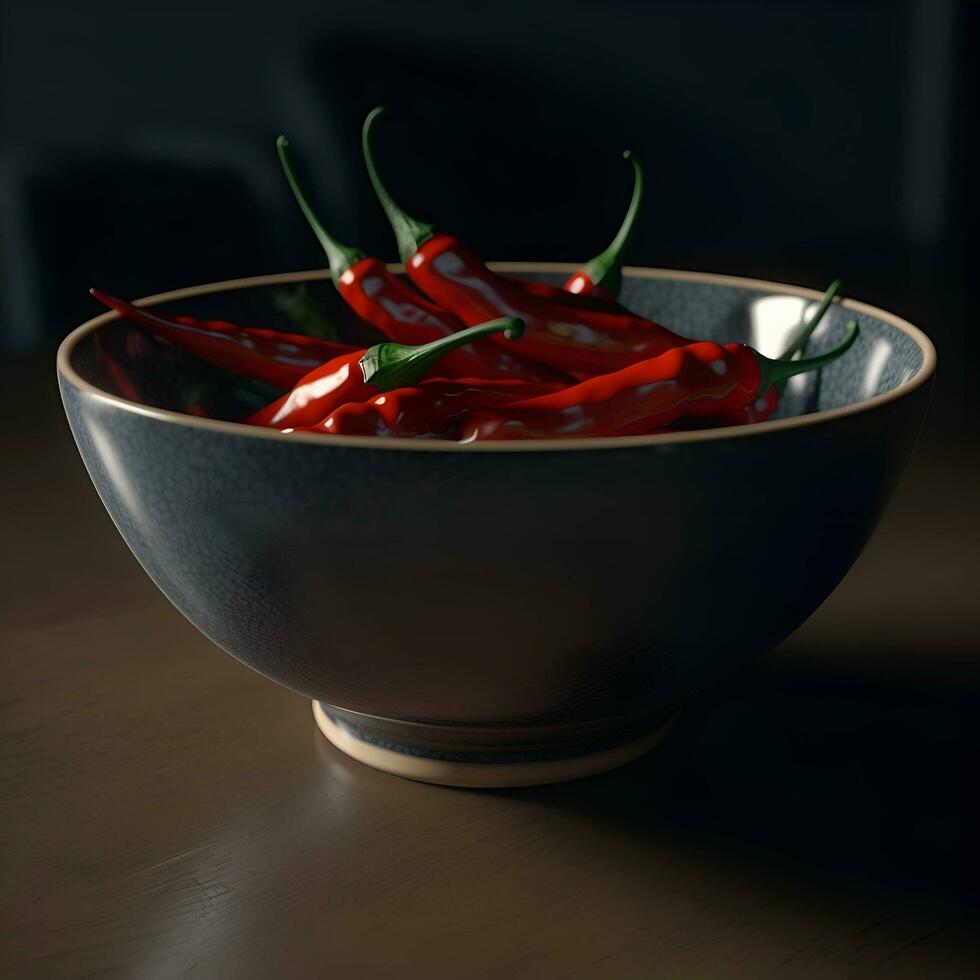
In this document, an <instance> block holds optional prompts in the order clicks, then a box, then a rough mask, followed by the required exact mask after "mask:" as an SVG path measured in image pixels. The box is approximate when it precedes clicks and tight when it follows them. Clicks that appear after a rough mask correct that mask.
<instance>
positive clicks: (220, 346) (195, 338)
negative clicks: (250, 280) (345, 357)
mask: <svg viewBox="0 0 980 980" xmlns="http://www.w3.org/2000/svg"><path fill="white" fill-rule="evenodd" d="M91 293H92V295H93V296H94V297H95V298H96V299H97V300H98V301H99V302H100V303H104V304H105V305H106V306H108V307H109V308H110V309H113V310H115V311H116V312H117V313H118V314H119V315H120V316H123V317H125V318H126V319H127V320H129V321H130V322H132V323H135V324H136V325H137V326H140V327H143V328H145V329H146V330H148V331H150V333H153V334H156V336H158V337H163V338H164V339H166V340H168V341H170V342H171V343H172V344H174V345H175V346H176V347H179V348H180V349H181V350H184V351H186V352H187V353H188V354H192V355H193V356H194V357H196V358H198V359H199V360H202V361H204V362H205V363H207V364H213V365H214V366H215V367H219V368H223V369H224V370H226V371H231V372H232V373H233V374H237V375H239V376H241V377H246V378H254V379H255V380H257V381H265V382H267V383H268V384H271V385H275V387H277V388H291V387H292V386H293V385H294V384H296V382H297V381H299V380H300V378H302V377H303V376H304V375H306V374H308V373H309V372H310V371H312V370H313V369H314V368H316V367H318V366H319V365H321V364H323V363H324V362H325V361H329V360H332V359H333V358H335V357H337V356H338V355H341V354H345V353H349V352H351V351H353V350H354V349H355V348H353V347H351V346H350V344H338V343H332V342H331V341H327V340H318V339H317V338H315V337H307V336H305V335H304V334H296V333H281V332H280V331H278V330H267V329H264V328H260V327H239V326H237V325H236V324H234V323H228V322H226V321H224V320H198V319H195V318H192V317H185V316H181V317H168V316H164V315H162V314H160V313H155V312H151V311H150V310H146V309H143V308H141V307H139V306H134V305H133V304H132V303H127V302H126V301H125V300H122V299H118V298H117V297H115V296H110V295H109V294H108V293H104V292H102V291H101V290H98V289H93V290H91Z"/></svg>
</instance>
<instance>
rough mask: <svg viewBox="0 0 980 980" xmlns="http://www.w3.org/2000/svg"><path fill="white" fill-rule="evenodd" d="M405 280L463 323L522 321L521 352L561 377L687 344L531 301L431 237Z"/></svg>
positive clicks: (468, 254)
mask: <svg viewBox="0 0 980 980" xmlns="http://www.w3.org/2000/svg"><path fill="white" fill-rule="evenodd" d="M406 268H407V271H408V275H409V278H410V279H411V280H412V282H414V283H415V284H416V285H417V286H418V287H419V289H421V290H422V291H423V292H424V293H426V294H427V295H428V296H430V297H431V298H432V299H433V300H435V301H436V302H437V303H439V304H440V305H441V306H444V307H446V308H447V309H450V310H452V312H454V313H455V314H456V315H457V316H458V317H459V318H460V319H461V320H462V321H463V322H464V323H467V324H473V323H480V322H482V321H484V320H487V319H488V318H489V317H490V316H517V317H520V319H522V320H523V321H524V324H525V331H524V338H523V340H522V341H521V351H522V353H524V354H526V355H527V356H528V357H530V358H533V359H534V360H536V361H540V362H541V363H543V364H548V365H551V366H552V367H555V368H558V369H559V370H562V371H566V372H569V373H572V374H578V375H583V376H587V377H588V376H592V375H597V374H607V373H610V372H612V371H619V370H621V369H622V368H624V367H628V366H629V365H631V364H635V363H637V362H639V361H645V360H648V359H650V358H652V357H656V356H657V355H659V354H662V353H663V352H664V351H666V350H670V349H671V348H674V347H681V346H684V345H685V344H687V343H688V341H687V340H686V339H685V338H684V337H681V336H679V335H678V334H675V333H673V332H672V331H670V330H667V329H666V327H662V326H660V325H659V324H656V323H653V322H652V321H650V320H645V319H643V318H642V317H638V316H635V315H634V314H631V313H628V312H626V311H624V312H622V313H619V312H615V311H610V312H603V311H598V310H595V311H593V310H586V309H580V310H573V309H570V308H569V307H567V306H564V305H562V306H559V305H557V304H552V303H551V302H549V301H547V300H544V299H541V298H539V297H537V296H533V295H530V294H529V293H528V292H527V291H526V290H525V289H524V288H523V287H522V285H519V284H517V283H515V282H514V281H513V280H511V279H507V278H505V277H503V276H499V275H497V274H496V273H494V272H492V271H491V270H490V269H488V268H487V267H486V266H485V265H484V264H483V263H482V262H481V261H480V259H479V258H478V257H477V256H476V255H475V254H474V253H473V251H472V250H471V249H470V248H469V247H468V246H466V245H465V244H463V243H462V242H461V241H459V239H457V238H454V237H452V236H450V235H433V236H431V237H430V238H428V239H426V240H425V241H424V242H423V243H422V244H421V246H420V247H419V248H418V249H417V251H416V252H415V253H414V254H413V255H411V256H410V257H409V258H408V261H407V262H406Z"/></svg>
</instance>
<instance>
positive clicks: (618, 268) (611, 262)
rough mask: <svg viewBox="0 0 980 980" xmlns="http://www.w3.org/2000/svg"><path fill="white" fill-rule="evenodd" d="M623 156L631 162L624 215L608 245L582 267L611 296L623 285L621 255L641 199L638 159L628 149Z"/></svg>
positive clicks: (641, 178)
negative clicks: (629, 193)
mask: <svg viewBox="0 0 980 980" xmlns="http://www.w3.org/2000/svg"><path fill="white" fill-rule="evenodd" d="M623 159H624V160H628V161H629V162H630V163H631V164H633V196H632V197H631V198H630V203H629V207H628V208H627V209H626V216H625V217H624V218H623V223H622V224H621V225H620V226H619V231H617V232H616V236H615V237H614V238H613V240H612V241H611V242H610V243H609V246H608V248H606V249H605V250H604V251H602V252H600V253H599V254H598V255H597V256H595V258H593V259H591V260H590V261H588V262H587V263H586V264H585V266H583V269H582V271H583V272H584V273H585V274H586V275H587V276H588V277H589V279H591V280H592V283H593V285H595V286H599V287H601V288H602V289H605V290H606V291H607V292H609V293H611V294H612V295H613V296H615V295H616V294H617V293H618V292H619V290H620V287H621V286H622V284H623V254H624V253H625V251H626V248H627V246H628V245H629V243H630V239H631V238H632V237H633V229H634V228H635V226H636V216H637V214H639V211H640V202H641V201H642V200H643V168H642V167H641V166H640V161H639V160H637V159H636V156H635V155H634V154H633V153H632V152H631V151H630V150H626V151H625V152H624V153H623Z"/></svg>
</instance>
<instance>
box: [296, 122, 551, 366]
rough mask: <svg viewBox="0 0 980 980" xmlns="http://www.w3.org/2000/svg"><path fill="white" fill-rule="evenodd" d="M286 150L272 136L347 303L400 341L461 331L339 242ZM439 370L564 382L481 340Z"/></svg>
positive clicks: (377, 264) (374, 262)
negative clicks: (308, 195) (306, 191)
mask: <svg viewBox="0 0 980 980" xmlns="http://www.w3.org/2000/svg"><path fill="white" fill-rule="evenodd" d="M288 148H289V141H288V140H287V139H286V137H285V136H280V137H279V138H278V139H277V140H276V150H277V151H278V153H279V162H280V164H281V165H282V169H283V172H284V173H285V175H286V180H287V181H289V186H290V188H291V189H292V192H293V196H294V197H295V198H296V203H297V204H298V205H299V208H300V210H301V211H302V212H303V215H304V217H305V218H306V220H307V221H308V222H309V225H310V227H311V228H312V229H313V233H314V234H315V235H316V237H317V239H318V240H319V242H320V245H321V246H322V248H323V251H324V252H325V253H326V256H327V263H328V265H329V266H330V277H331V278H332V279H333V282H334V285H335V286H336V287H337V291H338V292H339V293H340V295H341V296H342V297H343V299H344V301H345V302H346V303H347V305H348V306H349V307H350V308H351V309H352V310H353V311H354V312H355V313H357V315H358V316H359V317H361V319H363V320H366V321H367V322H368V323H370V324H371V325H372V326H373V327H376V328H377V329H378V330H380V331H381V332H382V333H383V334H384V335H385V336H386V337H388V338H389V339H390V340H393V341H395V342H396V343H399V344H413V345H414V344H428V343H431V342H432V341H433V340H438V339H439V338H440V337H448V336H451V335H452V334H454V333H456V332H458V331H460V330H462V329H463V328H464V327H465V326H466V324H464V323H463V321H462V320H460V319H459V318H458V317H456V316H454V315H453V314H452V313H449V312H448V311H446V310H444V309H442V308H441V307H439V306H437V305H436V304H435V303H433V302H431V301H430V300H428V299H426V298H425V297H424V296H422V295H420V294H419V293H418V292H417V291H416V290H414V289H412V287H411V286H409V285H408V284H407V283H405V282H404V281H403V280H402V279H399V278H398V276H396V275H395V274H394V273H392V272H390V271H389V270H388V268H387V266H386V265H385V264H384V263H383V262H381V261H380V260H379V259H376V258H370V257H368V256H366V255H365V254H364V253H363V252H362V251H360V250H359V249H357V248H353V247H351V246H349V245H343V244H341V243H340V242H338V241H337V239H335V238H334V237H333V236H332V235H330V234H329V233H328V232H327V230H326V228H324V226H323V224H322V222H321V221H320V219H319V218H318V217H317V215H316V212H315V211H314V210H313V208H312V206H311V205H310V203H309V201H308V200H307V199H306V195H305V194H304V193H303V189H302V188H301V187H300V184H299V181H298V180H297V178H296V175H295V173H294V171H293V167H292V164H291V162H290V160H289V153H288ZM483 319H484V320H486V319H487V317H484V318H483ZM442 370H443V371H444V372H445V374H446V376H447V377H463V378H465V377H473V378H475V377H481V378H518V379H523V380H526V381H558V380H564V381H567V380H568V376H567V375H562V374H561V373H560V372H558V371H554V370H551V369H550V368H547V367H545V366H544V365H541V364H535V363H534V362H533V361H528V360H526V359H525V358H523V357H521V356H520V355H519V354H517V353H515V352H514V351H510V350H506V349H503V348H501V347H499V346H497V345H496V344H492V343H490V341H489V340H485V339H481V340H477V341H474V342H473V343H470V344H466V345H465V346H464V347H459V348H457V349H455V350H452V351H450V352H449V353H448V354H447V355H446V356H445V357H444V358H443V361H442Z"/></svg>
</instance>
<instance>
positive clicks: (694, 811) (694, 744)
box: [0, 358, 980, 980]
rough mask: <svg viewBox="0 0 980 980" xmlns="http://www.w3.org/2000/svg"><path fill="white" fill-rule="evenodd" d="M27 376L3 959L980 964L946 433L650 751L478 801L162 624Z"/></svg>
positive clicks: (247, 974) (14, 540)
mask: <svg viewBox="0 0 980 980" xmlns="http://www.w3.org/2000/svg"><path fill="white" fill-rule="evenodd" d="M52 375H53V358H52V359H46V360H44V361H41V360H37V359H35V360H31V361H28V362H25V363H23V364H19V365H18V364H15V365H14V366H13V367H12V368H11V369H10V370H9V371H8V375H7V376H8V379H12V378H14V377H15V376H16V380H15V381H14V382H13V383H10V381H9V380H8V384H7V385H6V386H5V393H4V396H3V402H4V409H3V412H2V413H0V417H2V418H3V420H4V422H3V423H2V427H3V446H4V459H5V460H6V461H8V464H9V465H6V466H5V468H4V473H3V480H2V484H3V486H2V490H0V493H2V498H0V503H2V513H3V521H4V542H5V546H6V561H5V563H4V564H5V584H4V589H3V595H2V600H0V601H2V607H0V615H2V623H3V649H2V655H3V678H4V685H3V700H4V708H3V714H2V723H3V758H2V772H3V794H2V799H0V807H2V814H3V816H2V840H3V858H2V860H3V874H2V902H3V904H2V910H0V917H2V922H3V937H2V947H0V975H2V976H4V977H11V978H22V977H44V978H51V977H55V978H58V977H96V976H97V977H117V976H118V977H139V978H145V977H149V978H156V977H173V976H178V975H185V974H187V975H190V976H200V977H205V978H224V977H229V978H236V980H237V978H251V977H259V978H267V977H268V978H273V977H283V976H288V977H328V976H331V977H332V976H344V977H352V978H365V977H367V978H371V977H393V978H394V977H397V978H400V980H404V978H415V977H419V978H432V980H439V978H452V980H461V978H471V977H473V978H476V977H480V978H494V977H506V978H512V977H513V978H534V980H549V978H559V977H576V978H583V980H600V978H622V977H630V978H632V977H658V978H659V977H704V978H727V977H751V978H764V977H779V978H783V977H821V978H822V977H845V976H847V977H854V976H857V977H863V976H876V977H877V976H881V977H917V978H918V977H928V978H936V977H968V976H978V975H980V936H978V933H977V931H976V926H977V924H978V917H977V909H978V904H980V903H978V898H977V885H976V880H977V879H976V873H977V870H978V867H977V862H976V857H977V827H978V820H977V817H978V813H977V811H976V810H975V809H971V802H970V798H971V793H970V790H971V788H972V787H971V784H974V783H976V782H977V775H978V766H977V755H978V749H980V722H978V716H980V712H978V708H980V669H978V668H980V663H978V646H980V644H978V639H980V612H978V605H980V603H978V601H977V600H978V596H977V593H976V586H975V583H976V582H977V581H980V568H978V553H980V548H978V540H977V538H978V536H977V529H978V523H980V522H978V520H977V518H978V511H980V505H978V501H977V494H976V469H975V468H969V464H968V463H967V462H966V459H967V457H966V456H965V454H964V453H963V452H962V451H961V450H958V449H957V447H956V446H955V445H952V446H942V445H939V444H937V443H935V441H933V442H932V443H930V444H927V445H924V446H923V447H922V451H921V452H920V454H919V456H918V457H917V459H916V461H915V462H914V463H913V466H912V468H911V470H910V472H909V474H908V478H907V480H906V483H905V484H904V486H903V489H902V491H901V492H900V495H899V497H898V498H897V499H896V500H895V501H894V503H893V506H892V508H891V510H890V512H889V514H888V516H887V517H886V519H885V521H884V523H883V525H882V527H881V528H880V531H879V533H878V534H877V536H876V538H875V540H874V542H873V543H872V545H871V546H870V547H869V548H868V550H867V552H866V554H865V555H864V556H863V557H862V559H861V561H860V562H859V564H858V566H857V567H856V568H855V569H854V571H853V572H852V573H851V575H850V576H849V577H848V579H847V581H846V582H845V583H844V585H843V586H842V587H841V588H840V589H839V590H838V592H837V593H836V594H835V595H834V596H833V597H832V598H831V599H830V601H828V602H827V604H826V605H825V606H824V608H823V609H821V611H820V612H819V613H818V614H817V615H816V616H814V617H813V619H812V620H811V621H810V622H809V623H808V624H807V625H806V626H805V627H804V628H803V629H801V630H800V631H799V632H798V633H797V634H796V635H795V636H793V637H792V638H791V639H790V640H789V641H788V642H787V643H786V644H784V646H783V647H782V648H781V649H780V650H778V651H777V652H776V653H775V654H774V655H772V656H771V657H769V658H767V659H766V660H765V661H763V662H761V663H760V664H759V665H758V666H756V667H754V668H752V669H751V670H749V671H746V672H745V673H743V674H742V675H740V676H739V677H737V678H734V679H732V680H730V681H728V682H726V683H724V684H722V685H720V686H719V687H717V688H715V689H714V690H712V691H710V692H708V693H706V694H704V695H702V696H701V697H699V698H697V699H695V700H694V701H693V702H692V703H691V704H690V705H689V706H688V708H687V709H686V711H685V712H684V713H683V715H682V718H681V721H680V723H679V725H678V728H677V730H676V732H675V734H674V735H673V736H672V737H671V739H670V740H669V742H668V744H667V745H666V746H665V747H664V748H663V749H662V750H660V751H659V752H657V753H655V754H653V755H651V756H649V757H647V758H645V759H643V760H642V761H640V762H638V763H635V764H633V765H631V766H629V767H627V768H624V769H622V770H619V771H617V772H613V773H609V774H607V775H605V776H601V777H598V778H595V779H592V780H588V781H584V782H581V783H573V784H566V785H563V786H556V787H548V788H541V789H533V790H521V791H510V792H478V791H473V792H471V791H459V790H447V789H441V788H437V787H433V786H425V785H420V784H414V783H410V782H405V781H402V780H399V779H397V778H394V777H391V776H386V775H383V774H381V773H378V772H374V771H372V770H370V769H367V768H364V767H363V766H360V765H358V764H357V763H355V762H352V761H350V760H349V759H347V758H346V757H344V756H342V755H340V754H339V753H338V752H336V751H335V750H334V749H333V748H331V746H330V745H328V744H327V743H326V742H325V740H324V739H323V738H322V737H321V736H320V735H319V734H318V733H317V731H316V729H315V728H314V726H313V720H312V717H311V714H310V708H309V704H308V702H306V701H305V700H304V699H303V698H301V697H299V696H298V695H296V694H292V693H290V692H289V691H285V690H282V689H280V688H277V687H276V686H274V685H273V684H271V683H270V682H269V681H267V680H264V679H263V678H261V677H259V676H258V675H256V674H253V673H250V672H249V671H248V670H247V669H245V668H244V667H242V666H240V665H239V664H237V663H236V662H235V661H233V660H232V659H231V658H230V657H227V656H226V655H225V654H223V653H221V652H220V651H219V650H217V649H216V648H215V647H213V646H212V645H211V644H210V643H209V642H208V641H207V640H205V639H204V638H203V637H202V636H201V635H199V634H198V633H197V632H196V630H195V629H194V628H193V627H191V626H190V625H189V624H188V623H187V622H185V621H184V620H183V619H182V618H181V616H180V615H179V614H178V613H177V612H176V611H175V610H174V609H173V608H172V607H171V606H170V605H169V604H168V603H167V601H166V600H165V599H164V598H163V596H161V595H160V594H159V593H158V592H157V591H156V589H155V587H154V586H153V585H152V584H151V583H150V581H149V580H148V579H147V577H146V576H145V575H144V573H143V572H142V571H141V570H140V568H139V566H138V565H137V563H136V561H135V560H134V559H133V558H132V556H131V555H130V553H129V552H128V550H127V549H126V547H125V545H124V544H123V542H122V540H121V539H120V537H119V536H118V534H117V533H116V531H115V529H114V528H113V526H112V524H111V522H110V520H109V518H108V516H107V515H106V514H105V512H104V511H103V509H102V506H101V504H100V502H99V500H98V498H97V497H96V494H95V492H94V490H93V489H92V487H91V485H90V484H89V482H88V478H87V476H86V474H85V472H84V470H83V468H82V465H81V462H80V460H79V458H78V456H77V454H76V453H75V451H74V446H73V444H72V443H71V440H70V436H69V435H68V432H67V427H66V425H65V423H64V421H63V419H62V417H61V415H60V409H59V406H58V404H57V402H56V394H55V392H54V386H53V383H52ZM39 392H40V397H41V398H42V400H43V402H44V403H43V405H42V407H41V409H39V410H35V409H33V408H31V407H30V402H31V401H33V400H36V399H37V398H38V397H39V395H38V393H39ZM971 579H972V582H973V586H972V587H971V586H970V584H969V583H970V580H971Z"/></svg>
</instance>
